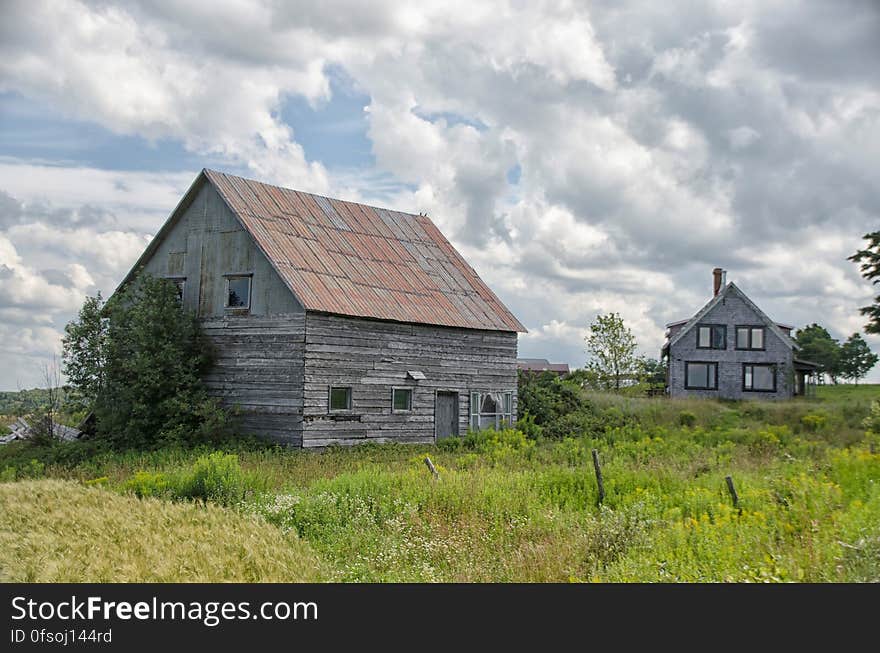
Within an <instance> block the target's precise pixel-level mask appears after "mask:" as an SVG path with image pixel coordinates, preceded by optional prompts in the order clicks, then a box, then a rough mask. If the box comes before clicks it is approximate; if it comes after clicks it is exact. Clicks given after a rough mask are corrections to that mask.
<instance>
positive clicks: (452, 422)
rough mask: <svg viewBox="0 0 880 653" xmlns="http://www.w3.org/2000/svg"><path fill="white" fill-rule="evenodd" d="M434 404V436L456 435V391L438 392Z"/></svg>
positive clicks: (438, 437)
mask: <svg viewBox="0 0 880 653" xmlns="http://www.w3.org/2000/svg"><path fill="white" fill-rule="evenodd" d="M435 401H436V403H435V405H434V437H435V439H437V440H442V439H443V438H448V437H450V436H453V435H458V393H457V392H438V393H437V399H436V400H435Z"/></svg>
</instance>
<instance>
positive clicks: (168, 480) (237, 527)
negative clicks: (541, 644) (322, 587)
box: [0, 386, 880, 582]
mask: <svg viewBox="0 0 880 653" xmlns="http://www.w3.org/2000/svg"><path fill="white" fill-rule="evenodd" d="M819 391H820V392H819V396H818V397H817V398H815V399H809V400H804V399H799V400H795V401H791V402H784V403H764V402H761V403H757V402H755V403H727V402H716V401H681V402H679V401H669V400H666V399H639V398H623V397H620V396H614V395H593V396H590V397H588V401H589V404H590V406H591V409H590V410H591V411H592V412H591V418H590V419H591V420H592V421H590V422H589V424H590V425H589V426H588V427H584V430H582V431H581V430H577V429H573V430H572V432H571V434H570V437H564V438H559V439H547V438H539V439H537V440H532V439H528V438H526V437H525V436H524V435H523V434H522V433H520V432H518V431H513V430H508V431H502V432H498V433H495V432H489V433H483V434H479V435H476V436H470V437H468V438H463V439H461V440H457V441H455V442H447V443H444V444H443V445H441V446H410V445H382V446H376V445H369V446H364V447H358V448H353V449H329V450H327V451H323V452H315V451H296V450H282V449H279V448H268V447H261V446H254V445H248V446H244V445H242V446H239V447H235V448H233V449H227V450H226V451H227V453H228V455H223V454H220V453H214V454H213V455H210V456H209V455H208V454H210V453H211V452H209V451H206V450H160V451H154V452H148V453H133V452H128V453H112V454H111V453H97V454H94V455H79V454H77V455H73V454H72V453H71V452H70V451H66V450H57V451H52V452H49V451H37V450H34V448H32V447H31V448H28V445H27V444H16V445H9V446H7V447H5V448H4V450H3V451H0V470H2V471H0V473H2V475H3V478H4V480H6V481H7V482H6V483H4V484H2V485H0V505H2V509H3V512H4V514H5V515H7V516H6V517H4V520H3V524H2V526H0V529H2V530H0V576H2V577H3V578H4V579H23V580H81V581H89V580H110V579H112V580H146V581H150V580H181V581H189V580H291V581H296V580H305V579H316V578H317V579H327V580H338V581H525V582H530V581H552V582H569V581H760V582H764V581H770V582H776V581H810V582H823V581H880V447H878V444H880V443H877V442H873V443H872V442H871V437H873V438H876V436H870V437H869V436H866V433H865V427H864V426H863V424H862V423H863V421H864V419H865V417H866V416H867V415H868V414H869V412H870V406H871V401H872V400H876V399H880V387H878V386H859V387H854V386H840V387H823V388H819ZM67 446H71V445H67ZM72 446H77V445H72ZM594 448H595V449H598V451H599V452H600V457H601V460H602V465H603V474H604V477H605V488H606V492H607V496H606V498H605V501H604V503H603V504H602V505H601V506H599V505H598V502H597V489H596V481H595V476H594V472H593V466H592V459H591V450H592V449H594ZM425 455H429V456H430V457H431V459H432V460H433V461H434V462H435V464H437V466H438V468H439V470H440V478H439V480H434V479H433V478H432V476H431V474H430V472H429V471H428V470H427V468H426V466H425V465H424V463H423V459H424V457H425ZM728 475H730V476H731V477H732V478H733V479H734V482H735V484H736V488H737V491H738V493H739V499H740V502H739V506H738V507H734V506H733V505H732V501H731V497H730V496H729V495H728V492H727V487H726V483H725V480H724V479H725V477H726V476H728ZM45 478H50V479H64V481H65V482H61V481H59V480H51V481H46V480H35V479H45ZM86 485H91V486H99V487H86ZM138 497H144V498H138ZM102 520H109V523H110V524H112V528H111V529H104V528H100V527H99V524H101V523H102ZM217 532H223V533H225V535H224V537H223V538H218V537H217V536H216V533H217ZM131 539H134V540H137V541H138V542H139V545H138V547H136V548H134V549H126V548H125V547H123V546H122V545H121V543H122V542H125V541H128V540H131ZM221 541H222V542H223V543H222V545H221V544H219V542H221ZM205 542H214V543H216V544H214V545H213V546H212V547H210V550H205V548H204V547H205V545H204V544H203V543H205ZM166 558H172V559H173V560H175V563H174V564H170V563H169V564H157V562H156V561H157V560H165V559H166Z"/></svg>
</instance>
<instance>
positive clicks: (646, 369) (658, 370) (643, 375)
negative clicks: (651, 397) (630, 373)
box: [638, 356, 666, 388]
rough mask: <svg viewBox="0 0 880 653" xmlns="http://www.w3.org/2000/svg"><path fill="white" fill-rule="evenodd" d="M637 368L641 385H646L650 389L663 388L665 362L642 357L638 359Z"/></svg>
mask: <svg viewBox="0 0 880 653" xmlns="http://www.w3.org/2000/svg"><path fill="white" fill-rule="evenodd" d="M638 366H639V379H640V380H641V382H642V383H647V384H648V385H649V386H651V387H652V388H663V387H665V386H666V362H665V361H663V360H657V359H656V358H648V357H647V356H643V357H641V358H639V361H638Z"/></svg>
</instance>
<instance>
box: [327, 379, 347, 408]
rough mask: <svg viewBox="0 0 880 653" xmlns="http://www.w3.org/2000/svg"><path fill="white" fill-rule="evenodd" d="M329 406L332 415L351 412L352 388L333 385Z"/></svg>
mask: <svg viewBox="0 0 880 653" xmlns="http://www.w3.org/2000/svg"><path fill="white" fill-rule="evenodd" d="M328 405H329V406H330V412H331V413H333V412H336V411H341V410H351V387H350V386H338V385H331V386H330V396H329V398H328Z"/></svg>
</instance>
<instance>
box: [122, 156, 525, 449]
mask: <svg viewBox="0 0 880 653" xmlns="http://www.w3.org/2000/svg"><path fill="white" fill-rule="evenodd" d="M140 270H143V271H146V272H147V273H149V274H152V275H154V276H159V277H166V278H168V279H171V280H173V281H174V282H175V283H176V284H177V286H178V288H179V292H180V297H181V301H182V303H183V306H184V308H185V309H189V310H192V311H195V312H196V314H197V315H198V317H199V318H200V320H201V321H202V324H203V327H204V329H205V332H206V333H207V334H208V335H209V336H210V337H211V338H212V340H213V342H214V344H215V346H216V354H217V361H216V365H215V367H214V369H213V370H212V372H211V373H210V374H209V375H208V377H207V379H206V381H207V384H208V386H209V387H210V389H211V391H212V392H213V393H214V394H215V395H216V396H218V397H219V398H220V399H221V400H222V401H223V403H224V404H226V405H228V406H233V405H234V406H238V407H239V408H240V410H241V412H242V421H241V424H242V430H243V431H244V432H250V433H255V434H257V435H261V436H266V437H270V438H274V439H277V440H279V441H281V442H284V443H287V444H291V445H294V446H304V447H313V446H324V445H329V444H334V443H342V444H351V443H357V442H364V441H377V442H384V441H399V442H434V441H435V439H439V438H444V437H448V436H453V435H458V434H459V433H463V432H465V431H466V430H467V429H468V428H469V427H472V428H484V427H487V426H496V425H500V424H501V423H503V422H505V421H510V422H512V421H513V420H514V419H515V416H516V388H517V372H516V353H517V333H518V332H521V331H525V328H524V327H523V326H522V324H520V322H519V321H518V320H517V319H516V318H515V317H514V316H513V315H512V314H511V313H510V311H509V310H508V309H507V308H506V307H505V306H504V304H502V303H501V301H500V300H499V299H498V297H496V296H495V294H494V293H493V292H492V291H491V290H490V289H489V288H488V287H487V286H486V284H485V283H483V281H482V280H481V279H480V278H479V276H477V273H476V272H475V271H474V269H473V268H472V267H471V266H470V265H468V264H467V262H466V261H465V260H464V259H463V258H462V256H461V255H460V254H459V253H458V251H456V249H455V248H454V247H453V246H452V245H451V244H450V243H449V241H448V240H447V239H446V238H445V237H444V236H443V234H441V233H440V231H439V230H438V229H437V227H436V226H434V224H433V223H432V222H431V220H430V219H429V218H427V217H426V216H424V215H411V214H407V213H400V212H398V211H390V210H386V209H380V208H374V207H371V206H366V205H363V204H357V203H353V202H343V201H340V200H335V199H330V198H327V197H321V196H318V195H312V194H309V193H302V192H298V191H294V190H289V189H286V188H279V187H277V186H270V185H267V184H263V183H259V182H256V181H251V180H247V179H243V178H241V177H236V176H232V175H228V174H223V173H220V172H215V171H212V170H203V171H202V172H201V173H200V174H199V175H198V177H197V178H196V180H195V181H194V182H193V184H192V186H191V187H190V189H189V190H188V191H187V193H186V194H185V195H184V197H183V199H182V200H181V201H180V203H179V204H178V206H177V207H176V208H175V209H174V211H173V212H172V213H171V215H170V217H169V218H168V220H167V221H166V223H165V224H164V225H163V226H162V228H161V229H160V231H159V233H158V234H157V235H156V237H155V238H154V239H153V240H152V242H151V243H150V244H149V245H148V247H147V249H146V251H145V252H144V253H143V255H142V256H141V257H140V259H139V260H138V262H137V263H136V264H135V266H134V268H133V269H132V271H131V272H130V273H129V275H128V276H127V277H126V279H125V281H123V284H125V283H126V282H127V281H128V280H129V279H130V278H132V276H133V275H134V274H135V273H137V272H138V271H140Z"/></svg>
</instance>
